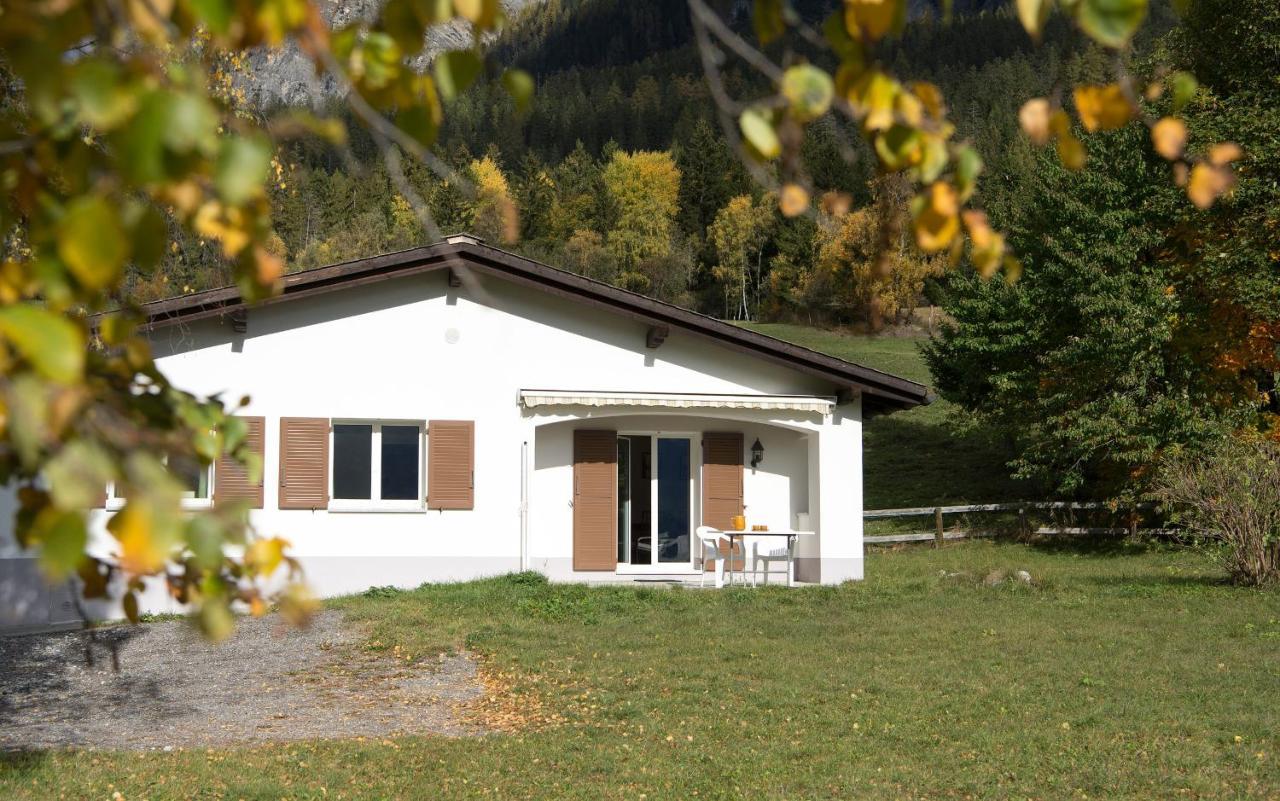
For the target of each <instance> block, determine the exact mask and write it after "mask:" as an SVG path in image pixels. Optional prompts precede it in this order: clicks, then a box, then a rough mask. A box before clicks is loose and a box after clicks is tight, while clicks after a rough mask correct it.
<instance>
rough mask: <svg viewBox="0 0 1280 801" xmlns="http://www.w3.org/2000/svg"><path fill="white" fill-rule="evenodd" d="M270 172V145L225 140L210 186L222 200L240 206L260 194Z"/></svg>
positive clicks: (260, 140)
mask: <svg viewBox="0 0 1280 801" xmlns="http://www.w3.org/2000/svg"><path fill="white" fill-rule="evenodd" d="M270 169H271V144H270V143H269V142H268V141H267V140H266V139H263V138H261V137H257V136H254V137H245V136H234V137H231V138H229V139H226V140H224V142H223V144H222V152H221V153H220V154H218V164H217V167H215V169H214V173H213V184H214V186H215V187H217V189H218V194H219V195H221V196H222V199H223V200H225V201H226V202H227V203H230V204H231V205H239V204H241V203H243V202H245V201H246V200H249V199H250V198H252V197H254V196H255V195H256V194H258V193H260V192H262V189H263V184H264V183H266V180H267V172H268V170H270Z"/></svg>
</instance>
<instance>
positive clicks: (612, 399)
mask: <svg viewBox="0 0 1280 801" xmlns="http://www.w3.org/2000/svg"><path fill="white" fill-rule="evenodd" d="M520 405H521V406H524V407H525V408H526V409H532V408H536V407H539V406H631V407H637V408H653V407H658V408H667V409H760V410H765V411H793V412H815V413H817V414H824V415H825V414H831V410H832V408H834V407H835V405H836V399H835V398H832V397H822V396H816V395H720V394H710V393H691V392H599V391H592V390H586V391H581V390H560V389H522V390H520Z"/></svg>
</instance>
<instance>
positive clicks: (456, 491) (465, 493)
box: [427, 420, 476, 509]
mask: <svg viewBox="0 0 1280 801" xmlns="http://www.w3.org/2000/svg"><path fill="white" fill-rule="evenodd" d="M475 453H476V424H475V422H474V421H472V420H431V421H430V422H428V423H427V508H428V509H474V508H475V503H476V489H475V488H476V480H475V479H476V464H475V462H476V459H475Z"/></svg>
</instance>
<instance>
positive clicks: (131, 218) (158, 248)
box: [125, 203, 169, 273]
mask: <svg viewBox="0 0 1280 801" xmlns="http://www.w3.org/2000/svg"><path fill="white" fill-rule="evenodd" d="M125 225H126V226H127V227H128V229H129V238H130V240H131V241H132V243H133V245H132V248H131V250H132V252H133V263H134V264H136V265H137V266H138V267H139V268H140V269H141V270H142V271H143V272H145V273H151V272H152V271H153V270H155V268H156V267H157V266H158V265H159V264H160V260H161V259H162V258H164V254H165V249H166V247H168V245H169V225H168V223H167V222H165V218H164V215H163V214H161V213H160V210H159V209H157V208H156V207H155V206H152V205H151V204H149V203H136V204H133V205H131V206H129V207H127V208H126V210H125Z"/></svg>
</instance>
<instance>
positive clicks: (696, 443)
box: [617, 429, 702, 576]
mask: <svg viewBox="0 0 1280 801" xmlns="http://www.w3.org/2000/svg"><path fill="white" fill-rule="evenodd" d="M645 436H647V437H649V441H650V453H652V454H653V456H652V457H651V459H652V462H651V464H652V470H651V471H650V475H649V504H650V507H649V509H650V511H649V542H650V548H649V554H650V557H649V558H650V559H652V558H654V555H656V554H657V549H656V548H655V547H654V546H655V545H656V544H657V541H658V440H659V439H684V440H688V441H689V562H688V563H687V564H686V563H684V562H658V563H655V564H648V565H642V564H633V563H631V562H618V567H617V573H618V575H639V576H643V575H653V574H672V573H678V574H686V573H687V574H690V575H697V573H698V570H697V568H696V567H695V565H694V563H695V560H696V559H697V555H698V546H697V538H698V537H697V533H696V532H697V528H698V526H700V525H701V522H700V521H701V520H702V432H701V431H655V430H636V429H619V430H618V437H619V438H621V437H645ZM628 556H630V554H628Z"/></svg>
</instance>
